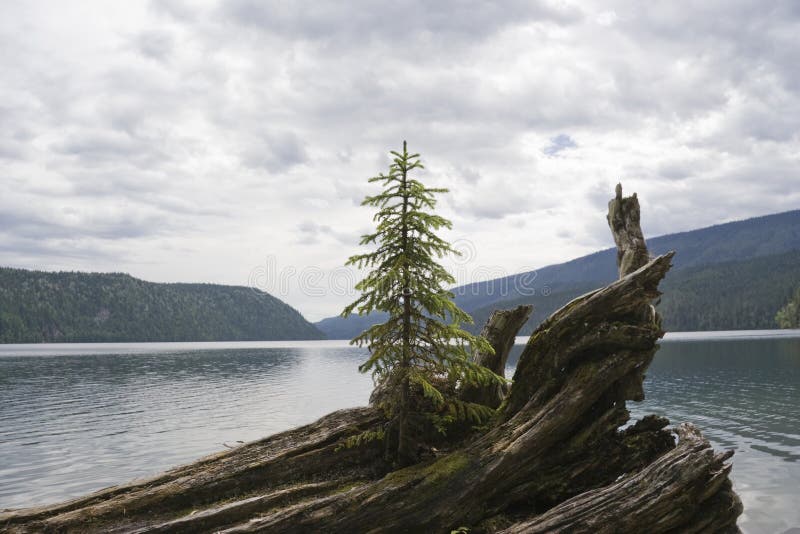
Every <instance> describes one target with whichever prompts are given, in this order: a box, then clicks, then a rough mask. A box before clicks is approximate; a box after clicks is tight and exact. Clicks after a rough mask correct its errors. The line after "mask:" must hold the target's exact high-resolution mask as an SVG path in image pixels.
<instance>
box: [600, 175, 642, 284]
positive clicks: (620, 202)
mask: <svg viewBox="0 0 800 534" xmlns="http://www.w3.org/2000/svg"><path fill="white" fill-rule="evenodd" d="M640 217H641V213H640V210H639V199H638V198H637V196H636V193H634V194H633V196H630V197H625V198H623V197H622V184H617V188H616V196H615V197H614V198H612V199H611V200H610V201H609V203H608V217H607V218H608V226H609V227H610V228H611V233H612V234H613V235H614V243H616V245H617V268H618V269H619V276H620V278H622V277H623V276H625V275H626V274H628V273H632V272H633V271H635V270H636V269H638V268H640V267H641V266H642V265H644V264H646V263H647V262H648V261H650V255H649V253H648V252H647V244H646V243H645V241H644V234H643V233H642V229H641V227H640V223H639V221H640Z"/></svg>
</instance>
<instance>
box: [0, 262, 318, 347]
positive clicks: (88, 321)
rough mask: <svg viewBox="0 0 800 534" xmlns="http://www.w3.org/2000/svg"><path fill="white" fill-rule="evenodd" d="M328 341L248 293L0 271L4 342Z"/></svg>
mask: <svg viewBox="0 0 800 534" xmlns="http://www.w3.org/2000/svg"><path fill="white" fill-rule="evenodd" d="M324 337H325V336H324V335H323V334H322V332H320V331H319V330H318V329H317V328H316V327H315V326H314V325H312V324H311V323H309V322H308V321H306V320H305V319H304V318H303V316H302V315H300V313H298V312H297V310H295V309H294V308H292V307H291V306H289V305H288V304H286V303H284V302H282V301H281V300H279V299H277V298H275V297H273V296H272V295H269V294H267V293H264V292H262V291H258V290H255V289H252V288H249V287H241V286H223V285H214V284H157V283H152V282H145V281H143V280H139V279H136V278H133V277H132V276H129V275H127V274H121V273H108V274H101V273H78V272H42V271H28V270H24V269H12V268H0V342H2V343H39V342H100V341H103V342H112V341H254V340H286V339H322V338H324Z"/></svg>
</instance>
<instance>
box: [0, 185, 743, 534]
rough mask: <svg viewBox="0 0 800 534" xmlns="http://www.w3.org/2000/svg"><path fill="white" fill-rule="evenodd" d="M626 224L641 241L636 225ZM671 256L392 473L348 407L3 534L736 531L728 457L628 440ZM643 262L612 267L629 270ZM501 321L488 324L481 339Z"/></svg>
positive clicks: (569, 308)
mask: <svg viewBox="0 0 800 534" xmlns="http://www.w3.org/2000/svg"><path fill="white" fill-rule="evenodd" d="M617 193H618V194H617V199H615V200H619V199H621V190H620V189H619V188H618V190H617ZM633 198H634V199H635V197H633ZM624 200H630V199H624ZM612 202H613V201H612ZM623 204H624V203H623ZM623 204H620V205H621V206H622V205H623ZM618 207H619V206H618ZM629 207H630V206H629ZM620 209H621V210H622V212H623V213H628V214H629V215H631V216H630V217H628V216H623V220H626V221H630V222H631V223H632V222H633V221H634V219H637V220H638V203H636V210H635V211H636V215H637V216H636V217H635V218H634V217H632V214H633V211H630V210H627V208H624V207H622V208H620ZM626 210H627V211H626ZM615 213H618V211H615ZM612 219H614V218H613V217H610V221H611V220H612ZM614 220H615V219H614ZM626 225H627V226H625V225H623V226H624V227H625V228H627V231H628V232H629V235H634V234H635V233H636V230H637V229H638V223H636V224H635V225H632V224H628V223H626ZM613 228H615V226H614V224H612V229H613ZM639 233H641V230H640V229H639ZM620 235H623V234H622V233H620ZM615 237H616V234H615ZM621 242H622V243H623V245H624V243H627V241H625V240H621ZM642 245H643V240H642ZM620 250H621V251H622V254H621V256H620V257H622V258H625V251H624V250H623V247H622V246H621V247H620ZM628 250H630V251H633V252H635V251H634V250H633V249H628ZM637 250H638V251H639V253H641V248H639V249H637ZM672 256H673V254H672V253H669V254H665V255H663V256H659V257H657V258H654V259H652V260H649V261H647V262H645V263H644V264H642V265H640V266H639V268H637V269H634V270H630V271H629V272H627V273H625V274H624V275H623V276H621V277H620V279H619V280H617V281H615V282H613V283H611V284H609V285H608V286H606V287H603V288H600V289H597V290H595V291H592V292H590V293H587V294H586V295H583V296H581V297H578V298H576V299H574V300H573V301H571V302H570V303H568V304H567V305H565V306H564V307H563V308H561V309H560V310H558V311H557V312H555V313H554V314H553V315H552V316H551V317H549V318H548V319H547V320H545V321H544V322H543V323H542V324H541V325H540V326H539V327H538V328H537V329H536V331H534V333H533V334H532V335H531V337H530V339H529V340H528V343H527V345H526V346H525V348H524V350H523V352H522V354H521V356H520V359H519V363H518V365H517V368H516V371H515V373H514V377H513V384H512V386H511V389H510V391H509V392H508V395H507V396H506V397H505V398H504V399H503V400H502V404H501V405H500V407H499V408H498V414H497V417H496V420H495V421H494V422H493V423H492V424H491V425H489V427H488V428H487V429H485V430H484V431H483V433H481V434H477V435H474V436H472V437H471V438H469V439H467V440H466V441H464V442H463V443H462V444H460V445H459V446H458V447H457V448H454V449H452V450H449V451H447V452H445V453H441V454H439V455H438V456H436V457H433V458H429V459H427V460H425V461H423V462H421V463H418V464H416V465H412V466H409V467H406V468H404V469H400V470H396V471H391V472H388V468H387V465H386V464H385V463H384V461H383V460H382V455H381V448H382V447H381V446H380V445H379V444H376V443H374V442H373V443H372V444H368V445H367V446H364V447H355V448H342V447H341V443H342V441H343V440H344V439H346V438H347V437H349V436H354V435H357V434H360V433H361V432H363V431H364V430H367V429H374V428H377V427H379V426H380V425H385V423H386V421H385V420H383V416H382V414H381V413H380V412H379V411H378V410H375V409H372V408H363V409H355V410H345V411H340V412H335V413H333V414H331V415H329V416H327V417H325V418H323V419H321V420H320V421H318V422H317V423H314V424H312V425H308V426H306V427H302V428H299V429H296V430H292V431H289V432H284V433H283V434H279V435H277V436H274V437H271V438H267V439H265V440H262V441H259V442H255V443H251V444H248V445H245V446H242V447H240V448H238V449H235V450H233V451H228V452H225V453H222V454H219V455H216V456H212V457H209V458H206V459H204V460H201V461H199V462H197V463H195V464H192V465H189V466H185V467H182V468H178V469H175V470H172V471H170V472H168V473H166V474H164V475H162V476H160V477H156V478H154V479H150V480H148V481H144V482H139V483H135V484H129V485H126V486H120V487H117V488H110V489H108V490H104V491H102V492H99V493H96V494H93V495H90V496H88V497H84V498H82V499H77V500H75V501H71V502H68V503H64V504H59V505H55V506H51V507H44V508H39V509H28V510H21V511H16V512H10V513H4V514H0V528H2V527H4V528H5V529H6V530H8V531H10V532H16V531H20V532H39V531H51V530H52V531H75V532H93V531H94V532H182V531H185V532H208V531H221V532H228V533H233V532H280V533H302V532H449V531H450V530H452V529H456V528H458V527H462V526H463V527H469V528H470V533H471V534H476V533H481V532H500V531H502V532H642V531H646V532H654V533H658V532H669V533H674V532H701V531H702V532H735V531H737V528H736V519H737V517H738V516H739V514H740V513H741V511H742V507H741V503H740V502H739V499H738V497H737V496H736V494H735V493H734V492H733V490H732V488H731V483H730V480H729V473H730V469H731V468H730V464H729V463H728V460H729V458H730V456H731V454H732V453H731V452H727V453H721V454H720V453H715V452H714V451H713V450H712V449H711V447H710V445H709V444H708V442H707V441H706V440H705V439H703V438H702V436H701V434H700V432H699V430H697V429H696V428H694V427H692V426H691V425H680V426H678V427H677V429H676V430H675V433H673V432H672V431H671V430H669V429H668V428H667V425H668V421H667V420H666V419H664V418H662V417H656V416H647V417H645V418H643V419H642V420H640V421H638V422H636V424H634V425H632V426H630V427H628V428H625V429H622V428H621V427H622V425H624V424H625V423H626V422H627V421H628V419H629V414H628V410H627V408H626V401H628V400H634V401H635V400H641V399H642V398H643V389H642V381H643V378H644V372H645V370H646V368H647V366H648V365H649V364H650V362H651V360H652V358H653V356H654V354H655V352H656V350H657V349H658V345H657V341H658V339H659V338H660V337H661V336H662V335H663V333H664V332H663V330H662V328H661V320H660V317H659V315H658V314H657V313H656V311H655V309H654V308H653V307H652V305H651V302H652V301H653V300H654V299H656V298H657V297H658V296H659V292H658V285H659V282H660V281H661V280H662V279H663V277H664V275H665V274H666V273H667V271H668V270H669V268H670V265H671V259H672ZM637 257H638V256H637V255H636V253H635V254H634V255H633V256H631V258H633V259H635V258H637ZM637 261H638V260H637ZM637 261H634V260H631V262H632V263H631V262H628V261H627V260H625V261H623V262H622V263H621V265H620V266H621V267H622V265H623V264H624V265H626V266H628V267H626V270H629V269H630V266H633V265H636V263H637ZM517 311H518V310H514V312H512V313H515V312H517ZM506 313H508V312H506ZM525 313H529V310H526V311H519V315H518V316H515V320H514V321H510V320H509V321H507V327H508V328H504V329H503V331H504V332H505V333H504V334H502V335H500V334H498V336H497V338H496V339H495V342H496V343H497V345H496V348H500V349H501V350H499V351H497V354H496V356H499V357H498V358H497V359H492V358H489V357H488V355H486V356H485V357H483V356H478V357H479V358H481V361H482V362H483V363H484V364H485V365H487V366H494V369H502V367H500V365H501V363H502V364H504V362H503V358H504V357H505V356H507V344H508V343H509V340H508V337H509V336H510V337H513V334H514V333H516V330H515V329H514V328H512V327H513V326H515V324H516V323H517V322H519V321H522V322H524V320H522V316H523V315H525ZM504 317H505V316H504V313H503V312H501V313H499V314H495V316H494V317H493V318H492V319H490V321H489V324H488V325H487V328H489V327H492V326H497V325H498V324H499V323H500V322H501V321H503V320H504ZM506 318H508V317H506ZM512 323H513V324H512ZM512 331H513V333H512ZM490 334H491V332H490ZM494 344H495V343H494V342H493V345H494ZM503 366H504V365H503ZM675 434H677V437H678V443H677V445H676V444H675V439H674V437H675Z"/></svg>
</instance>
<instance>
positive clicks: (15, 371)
mask: <svg viewBox="0 0 800 534" xmlns="http://www.w3.org/2000/svg"><path fill="white" fill-rule="evenodd" d="M520 350H521V347H517V348H516V350H515V353H514V354H513V355H512V362H510V363H511V366H513V365H514V364H515V361H514V358H515V357H516V355H517V354H518V353H519V351H520ZM363 357H364V352H363V351H362V350H360V349H355V348H351V347H348V346H347V345H346V344H345V343H339V342H298V343H291V346H290V347H287V343H285V342H280V343H278V342H275V343H270V342H266V343H264V342H262V343H197V344H192V343H179V344H170V343H148V344H122V345H121V344H92V345H16V346H14V345H4V346H2V345H0V509H1V508H16V507H23V506H32V505H37V504H45V503H51V502H54V501H58V500H62V499H66V498H69V497H74V496H77V495H80V494H83V493H85V492H88V491H93V490H96V489H99V488H102V487H105V486H108V485H113V484H118V483H121V482H125V481H127V480H130V479H132V478H137V477H143V476H147V475H151V474H154V473H156V472H158V471H161V470H163V469H165V468H167V467H170V466H173V465H176V464H180V463H185V462H188V461H191V460H193V459H195V458H197V457H198V456H201V455H204V454H208V453H211V452H215V451H218V450H221V449H223V448H224V446H225V445H224V444H228V445H235V444H236V442H237V441H250V440H254V439H257V438H260V437H263V436H266V435H268V434H271V433H274V432H277V431H280V430H285V429H287V428H290V427H293V426H296V425H299V424H303V423H307V422H310V421H313V420H314V419H316V418H317V417H319V416H321V415H324V414H325V413H327V412H329V411H331V410H334V409H338V408H345V407H350V406H358V405H363V404H365V403H366V400H367V398H368V396H369V392H370V390H371V387H372V385H371V382H370V379H369V378H368V377H367V376H363V375H360V374H359V373H358V372H357V371H356V367H357V366H358V364H359V363H360V362H361V360H362V359H363ZM645 391H646V393H647V396H648V398H647V400H646V401H645V402H643V403H640V404H634V405H633V406H632V409H633V412H634V415H636V416H641V415H642V414H644V413H659V414H663V415H666V416H667V417H669V418H670V419H671V420H672V421H673V423H677V422H682V421H691V422H694V423H697V424H698V425H700V426H701V428H702V429H703V431H704V433H705V434H706V435H707V436H708V437H709V438H710V439H711V440H712V441H713V442H714V443H715V444H716V445H717V446H718V447H720V448H733V449H736V455H735V456H734V470H733V478H734V483H735V485H736V489H737V491H738V492H739V494H740V495H741V496H742V499H743V500H744V503H745V515H744V516H743V517H742V518H741V520H740V523H739V524H740V526H741V527H742V529H743V530H745V531H746V532H754V533H761V532H764V533H767V532H769V533H772V532H785V531H786V530H788V529H790V528H791V527H800V506H798V505H799V504H800V332H798V331H795V332H792V333H788V332H784V333H782V336H781V337H776V336H774V335H772V334H768V335H765V334H763V333H745V334H742V333H737V334H722V335H716V336H715V337H714V338H713V339H709V336H708V335H705V334H704V335H698V334H676V335H672V336H670V337H669V339H668V340H666V341H665V342H664V343H663V344H662V348H661V350H660V351H659V353H658V354H657V356H656V359H655V361H654V363H653V365H652V366H651V368H650V372H649V375H648V378H647V381H646V383H645Z"/></svg>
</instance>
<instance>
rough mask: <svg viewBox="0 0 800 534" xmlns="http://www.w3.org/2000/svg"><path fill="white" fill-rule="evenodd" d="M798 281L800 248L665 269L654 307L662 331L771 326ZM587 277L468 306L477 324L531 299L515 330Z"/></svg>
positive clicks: (528, 327) (582, 289)
mask: <svg viewBox="0 0 800 534" xmlns="http://www.w3.org/2000/svg"><path fill="white" fill-rule="evenodd" d="M798 282H800V251H794V252H789V253H787V254H777V255H774V256H765V257H760V258H754V259H750V260H745V261H734V262H725V263H720V264H717V265H708V266H704V267H692V268H685V269H680V270H675V271H671V272H670V273H669V274H667V276H666V278H665V279H664V282H663V283H662V284H661V287H662V291H663V292H664V295H663V296H662V298H661V301H660V303H659V304H658V306H657V308H658V311H659V312H660V313H661V315H662V320H663V325H664V328H665V329H666V330H667V331H679V332H691V331H703V330H759V329H771V328H776V327H778V326H779V325H778V324H777V323H776V322H775V314H776V312H777V311H778V309H779V308H780V307H781V305H782V304H783V303H786V302H787V300H789V298H790V296H791V294H792V291H793V288H795V287H797V284H798ZM593 289H596V285H593V284H591V283H582V284H575V285H573V286H571V287H567V288H564V289H562V290H559V291H555V292H553V293H552V294H550V295H548V296H543V295H534V296H531V297H518V298H514V299H509V300H503V301H501V302H499V303H494V304H492V305H490V306H485V307H481V308H478V309H476V310H470V313H471V315H472V317H473V319H474V320H475V324H481V323H482V322H485V321H486V319H487V318H488V317H489V314H491V312H492V310H494V309H495V308H497V307H500V308H512V307H515V306H519V305H521V304H532V305H533V307H534V313H533V317H531V319H530V320H529V321H528V323H526V324H525V326H523V327H522V329H521V330H520V334H519V335H526V334H529V333H531V332H532V331H533V329H534V328H536V326H538V325H539V323H540V322H541V321H542V320H544V318H545V317H548V316H549V315H550V314H551V313H553V312H554V311H556V310H557V309H558V308H560V307H561V306H563V305H564V304H566V303H567V302H569V301H570V300H572V299H573V298H575V297H577V296H579V295H582V294H584V293H586V292H588V291H591V290H593Z"/></svg>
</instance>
